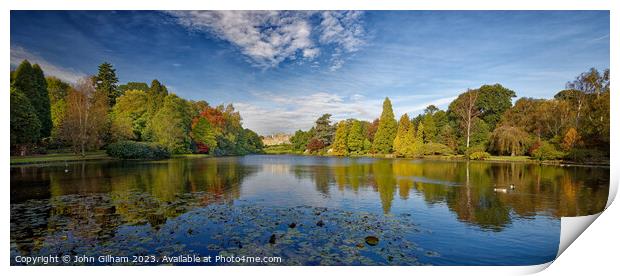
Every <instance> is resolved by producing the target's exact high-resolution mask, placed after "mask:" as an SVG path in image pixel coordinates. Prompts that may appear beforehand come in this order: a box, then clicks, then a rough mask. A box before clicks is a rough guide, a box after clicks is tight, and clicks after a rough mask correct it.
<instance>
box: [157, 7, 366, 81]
mask: <svg viewBox="0 0 620 276" xmlns="http://www.w3.org/2000/svg"><path fill="white" fill-rule="evenodd" d="M168 13H169V14H170V15H172V16H173V17H174V18H176V21H177V22H178V23H179V24H181V25H183V26H185V27H186V28H188V29H189V30H192V31H198V32H208V33H211V34H213V35H215V36H216V37H218V38H219V39H222V40H225V41H227V42H229V43H231V44H233V45H234V46H236V47H237V48H238V49H239V51H240V52H241V53H242V54H243V55H245V56H246V57H248V60H249V61H250V62H251V63H252V64H254V65H256V66H259V67H262V68H270V67H275V66H277V65H278V64H280V63H281V62H283V61H284V60H287V59H290V60H295V59H297V58H302V59H306V60H313V59H315V58H317V57H318V56H319V55H320V54H321V49H320V46H321V45H327V44H331V45H334V47H335V49H336V50H337V51H344V52H346V53H351V52H355V51H357V50H358V49H359V48H360V46H362V45H363V44H364V41H363V36H364V29H363V27H362V24H361V15H362V13H361V12H357V11H353V12H335V11H332V12H322V13H316V12H305V11H298V12H290V11H170V12H168ZM313 17H316V18H318V22H319V23H318V25H317V26H313V22H317V20H312V19H313ZM343 63H344V60H343V59H342V57H338V60H337V64H338V65H337V67H338V68H339V67H341V66H342V64H343ZM332 67H333V66H332ZM334 68H335V67H334ZM336 69H337V68H336Z"/></svg>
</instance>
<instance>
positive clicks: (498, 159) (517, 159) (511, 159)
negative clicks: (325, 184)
mask: <svg viewBox="0 0 620 276" xmlns="http://www.w3.org/2000/svg"><path fill="white" fill-rule="evenodd" d="M265 155H298V156H315V157H340V158H344V157H347V158H348V157H351V158H363V157H368V158H381V159H402V160H430V161H473V162H493V163H529V164H540V165H556V166H560V167H571V166H583V167H609V166H610V163H609V162H605V163H601V162H584V163H579V162H572V161H566V160H545V161H539V160H535V159H531V158H530V157H529V156H497V155H492V156H491V157H489V158H487V159H485V160H468V159H466V158H465V156H464V155H450V156H441V155H426V156H421V157H412V158H410V157H396V156H393V155H392V154H360V155H342V156H340V155H329V154H324V155H322V154H307V153H297V152H282V153H265Z"/></svg>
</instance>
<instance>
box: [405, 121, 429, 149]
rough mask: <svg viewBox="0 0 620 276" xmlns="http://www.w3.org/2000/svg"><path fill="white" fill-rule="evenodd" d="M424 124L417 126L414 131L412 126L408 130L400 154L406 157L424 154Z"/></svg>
mask: <svg viewBox="0 0 620 276" xmlns="http://www.w3.org/2000/svg"><path fill="white" fill-rule="evenodd" d="M423 133H424V124H422V123H421V124H419V125H418V129H417V131H416V129H415V127H414V126H411V127H410V128H409V131H407V136H406V137H405V142H404V143H403V149H402V154H403V155H404V156H406V157H418V156H421V155H422V154H423V152H424V137H423V136H424V134H423Z"/></svg>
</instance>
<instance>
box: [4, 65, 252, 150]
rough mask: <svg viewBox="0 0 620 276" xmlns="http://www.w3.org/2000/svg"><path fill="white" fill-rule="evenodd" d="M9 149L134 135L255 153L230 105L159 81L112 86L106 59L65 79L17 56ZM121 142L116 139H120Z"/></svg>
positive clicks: (80, 144)
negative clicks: (90, 72) (192, 96)
mask: <svg viewBox="0 0 620 276" xmlns="http://www.w3.org/2000/svg"><path fill="white" fill-rule="evenodd" d="M10 107H11V111H10V112H11V154H12V155H26V154H32V153H43V152H45V151H46V150H49V149H61V148H65V147H70V148H71V149H72V150H73V152H75V153H76V154H82V155H84V154H85V152H87V151H91V150H98V149H102V148H105V147H106V146H108V145H110V144H114V143H117V142H126V141H133V142H137V143H145V144H152V145H157V146H158V147H161V148H163V149H164V150H166V151H168V152H169V153H173V154H176V153H209V154H214V155H243V154H248V153H256V152H262V148H263V144H262V141H261V139H260V137H259V136H258V134H256V133H255V132H254V131H252V130H250V129H247V128H244V127H243V125H242V118H241V115H240V114H239V112H238V111H236V110H235V108H234V107H233V105H232V104H229V105H227V106H224V105H219V106H215V107H214V106H210V105H209V104H208V103H207V102H206V101H191V100H186V99H183V98H181V97H179V96H177V95H176V94H174V93H170V92H169V91H168V89H167V88H166V86H165V85H163V84H162V83H160V82H159V81H158V80H153V81H152V82H151V85H150V86H149V85H147V84H146V83H142V82H128V83H127V84H123V85H119V84H118V77H117V76H116V70H115V69H114V68H113V66H112V65H111V64H110V63H103V64H101V65H99V68H98V73H97V75H94V76H88V77H84V78H82V79H80V80H78V81H77V82H76V83H75V84H69V83H67V82H64V81H62V80H60V79H58V78H56V77H51V76H50V77H45V75H44V72H43V70H41V68H40V66H39V65H37V64H34V65H31V64H30V62H28V61H27V60H24V61H23V62H22V63H21V64H20V65H19V66H18V67H17V68H16V70H15V71H12V72H11V104H10ZM127 144H128V143H124V144H123V145H127Z"/></svg>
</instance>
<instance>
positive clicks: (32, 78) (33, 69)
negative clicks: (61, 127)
mask: <svg viewBox="0 0 620 276" xmlns="http://www.w3.org/2000/svg"><path fill="white" fill-rule="evenodd" d="M12 85H13V86H14V87H15V89H17V90H18V91H21V93H23V95H24V96H25V97H26V98H28V100H29V101H30V103H31V104H32V107H34V109H35V110H36V114H37V118H38V120H39V123H40V132H41V133H40V135H39V137H40V138H45V137H49V136H50V134H51V131H52V118H51V117H52V116H51V111H50V101H49V96H48V94H47V83H46V82H45V76H44V75H43V71H42V70H41V67H39V65H37V64H35V65H34V66H33V65H31V64H30V62H28V60H24V61H22V63H21V64H20V65H19V66H18V67H17V69H16V70H15V73H14V74H13V83H12Z"/></svg>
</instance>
